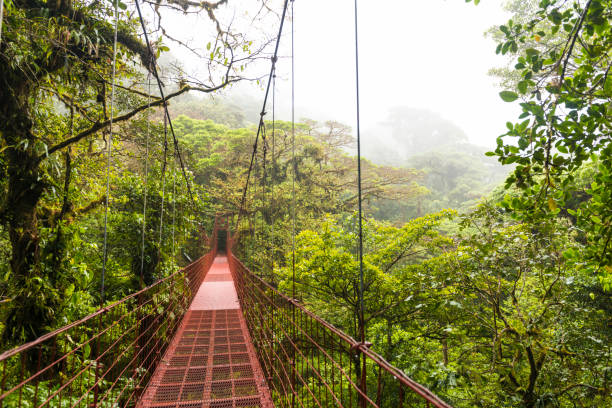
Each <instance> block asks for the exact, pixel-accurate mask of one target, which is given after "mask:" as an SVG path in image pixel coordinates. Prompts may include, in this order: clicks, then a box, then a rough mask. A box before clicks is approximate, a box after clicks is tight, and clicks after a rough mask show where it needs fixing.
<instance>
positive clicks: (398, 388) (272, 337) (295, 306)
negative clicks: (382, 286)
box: [228, 248, 451, 408]
mask: <svg viewBox="0 0 612 408" xmlns="http://www.w3.org/2000/svg"><path fill="white" fill-rule="evenodd" d="M228 252H229V253H228V259H229V263H230V269H231V271H232V274H233V276H234V281H235V284H236V290H237V292H238V297H239V300H240V303H241V306H242V310H243V311H244V314H245V317H246V321H247V325H248V327H249V332H250V334H251V337H252V339H253V343H254V345H255V349H256V350H257V354H258V358H259V360H260V363H261V365H262V368H263V370H264V372H265V373H264V374H265V376H266V378H267V381H268V386H269V387H270V391H271V393H272V396H273V399H274V403H275V405H276V406H278V407H292V408H293V407H330V406H334V407H359V408H361V407H385V408H402V407H439V408H451V406H450V405H448V404H447V403H446V402H444V401H442V400H441V399H440V398H438V397H437V396H436V395H434V394H433V393H432V392H431V391H429V390H428V389H427V388H425V387H424V386H422V385H420V384H418V383H416V382H415V381H413V380H412V379H410V378H409V377H407V376H406V375H405V374H404V373H403V372H402V371H401V370H399V369H397V368H395V367H393V366H392V365H391V364H390V363H388V362H387V361H385V359H384V358H382V357H381V356H380V355H378V354H377V353H375V352H374V351H373V350H371V349H370V348H369V347H368V346H367V345H364V344H361V343H359V342H357V341H356V340H355V339H353V338H352V337H350V336H349V335H347V334H346V333H344V332H342V331H341V330H339V329H337V328H336V327H334V326H332V325H331V324H329V323H327V322H326V321H324V320H323V319H321V318H319V317H318V316H316V315H315V314H313V313H312V312H310V311H308V310H307V309H306V308H305V307H304V306H303V305H301V304H300V303H299V302H297V301H296V300H294V299H290V298H289V297H287V296H285V295H284V294H282V293H280V292H279V291H278V290H276V289H275V288H274V287H272V286H270V285H269V284H268V283H267V282H265V281H264V280H262V279H261V278H259V277H258V276H256V275H255V274H253V273H252V272H251V271H250V270H249V269H248V268H246V267H245V266H244V265H243V264H242V263H241V262H240V260H238V258H236V257H235V256H233V255H232V254H231V248H229V249H228Z"/></svg>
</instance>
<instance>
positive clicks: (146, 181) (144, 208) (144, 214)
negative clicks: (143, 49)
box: [140, 72, 151, 287]
mask: <svg viewBox="0 0 612 408" xmlns="http://www.w3.org/2000/svg"><path fill="white" fill-rule="evenodd" d="M147 88H148V92H147V106H148V107H147V117H146V119H147V133H146V134H145V179H144V199H143V205H142V248H141V253H140V281H141V282H140V284H141V286H143V285H144V258H145V234H146V232H145V231H146V228H147V195H148V187H149V135H150V133H151V121H150V120H149V116H150V114H149V112H150V108H151V73H150V72H149V73H148V74H147ZM143 287H144V286H143Z"/></svg>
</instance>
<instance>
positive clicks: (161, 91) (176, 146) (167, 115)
mask: <svg viewBox="0 0 612 408" xmlns="http://www.w3.org/2000/svg"><path fill="white" fill-rule="evenodd" d="M135 3H136V9H137V10H138V19H139V20H140V25H141V26H142V32H143V34H144V37H145V42H146V44H147V50H148V51H149V56H150V58H151V61H150V67H149V69H152V70H153V75H154V76H155V79H156V80H157V87H158V88H159V94H160V96H161V98H162V100H163V101H164V114H165V115H164V116H165V118H166V119H167V120H168V124H169V126H170V133H171V134H172V140H173V142H174V150H175V151H176V154H177V155H178V158H179V163H180V165H181V171H182V173H183V177H184V178H185V182H186V184H187V192H188V193H189V197H190V198H191V201H192V202H193V204H194V209H195V208H197V206H196V202H195V199H194V197H193V193H192V192H191V186H190V184H189V179H188V178H187V172H186V171H185V165H184V163H183V158H182V156H181V150H180V147H179V144H178V140H177V138H176V135H175V133H174V126H172V119H170V113H169V112H168V101H167V100H166V96H165V95H164V89H163V86H162V83H161V80H160V79H159V74H158V71H157V61H156V60H155V58H154V57H153V55H155V54H154V53H153V47H151V43H150V42H149V35H148V34H147V29H146V26H145V23H144V19H143V18H142V12H141V11H140V4H139V2H138V0H135Z"/></svg>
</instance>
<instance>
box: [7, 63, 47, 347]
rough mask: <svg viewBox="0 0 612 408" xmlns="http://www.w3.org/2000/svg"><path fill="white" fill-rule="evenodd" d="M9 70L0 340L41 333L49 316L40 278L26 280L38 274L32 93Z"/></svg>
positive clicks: (38, 187) (39, 190)
mask: <svg viewBox="0 0 612 408" xmlns="http://www.w3.org/2000/svg"><path fill="white" fill-rule="evenodd" d="M3 65H4V64H0V71H2V70H3V69H5V68H7V67H6V66H3ZM10 71H11V70H10V68H8V72H7V71H4V73H3V75H1V77H0V135H1V136H2V138H3V139H4V140H3V141H4V143H5V146H7V147H6V151H5V154H4V157H5V160H6V162H5V165H6V171H7V178H8V186H7V187H8V188H7V194H6V197H5V201H4V202H3V203H2V204H3V205H2V210H1V214H2V221H3V222H4V223H5V224H6V226H7V230H8V233H9V240H10V243H11V249H12V256H11V260H10V266H11V271H12V277H13V280H14V287H15V288H17V289H16V293H15V294H14V296H13V300H12V302H11V303H12V305H11V307H12V308H11V310H10V311H9V314H8V317H7V320H6V328H5V330H4V333H3V338H4V339H5V340H8V341H17V340H32V339H33V338H36V337H37V336H39V335H40V334H42V332H43V328H44V327H45V326H46V325H48V323H49V322H50V320H51V315H52V313H53V309H52V308H51V309H49V308H48V307H46V306H49V304H48V302H49V301H50V300H51V298H52V297H53V296H52V294H51V293H44V292H45V290H44V282H45V281H44V278H43V279H42V280H36V282H33V280H32V278H34V277H36V276H40V275H41V271H40V264H39V246H40V235H39V230H38V220H37V214H36V212H37V207H38V203H39V201H40V198H41V197H42V194H43V192H44V190H45V184H44V181H43V177H42V175H41V174H40V168H39V160H38V155H37V153H36V151H35V142H36V140H35V137H34V135H33V133H32V120H31V119H30V109H29V105H30V98H31V96H32V95H33V94H34V92H33V89H32V86H31V85H30V83H31V82H30V81H29V80H28V79H26V78H19V76H18V75H11V72H10ZM13 74H14V72H13ZM41 300H42V303H41ZM45 303H47V305H46V306H45Z"/></svg>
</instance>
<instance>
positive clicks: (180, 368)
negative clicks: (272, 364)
mask: <svg viewBox="0 0 612 408" xmlns="http://www.w3.org/2000/svg"><path fill="white" fill-rule="evenodd" d="M138 405H139V407H142V408H145V407H146V408H153V407H156V408H226V407H227V408H234V407H243V408H244V407H252V408H255V407H262V408H268V407H273V404H272V402H271V398H270V392H269V390H268V388H267V385H266V381H265V379H264V376H263V372H262V369H261V366H260V365H259V361H258V360H257V356H256V354H255V350H254V348H253V343H252V342H251V338H250V336H249V332H248V330H247V326H246V322H245V320H244V317H243V315H242V310H241V309H240V304H239V302H238V296H237V295H236V289H235V287H234V281H233V278H232V275H231V273H230V270H229V265H228V262H227V258H226V257H225V256H218V257H217V258H216V259H215V262H214V263H213V265H212V267H211V269H210V271H209V272H208V274H207V275H206V278H205V279H204V281H203V282H202V285H201V286H200V288H199V290H198V292H197V294H196V296H195V298H194V300H193V302H192V303H191V305H190V307H189V310H188V311H187V313H186V314H185V316H184V318H183V321H182V322H181V324H180V326H179V328H178V330H177V332H176V335H175V337H174V338H173V339H172V341H171V343H170V345H169V347H168V350H167V351H166V354H165V355H164V358H163V359H162V360H161V362H160V363H159V365H158V367H157V369H156V371H155V373H154V374H153V377H152V378H151V381H150V383H149V385H148V387H147V389H146V390H145V391H144V394H143V396H142V398H141V400H140V402H139V404H138Z"/></svg>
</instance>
